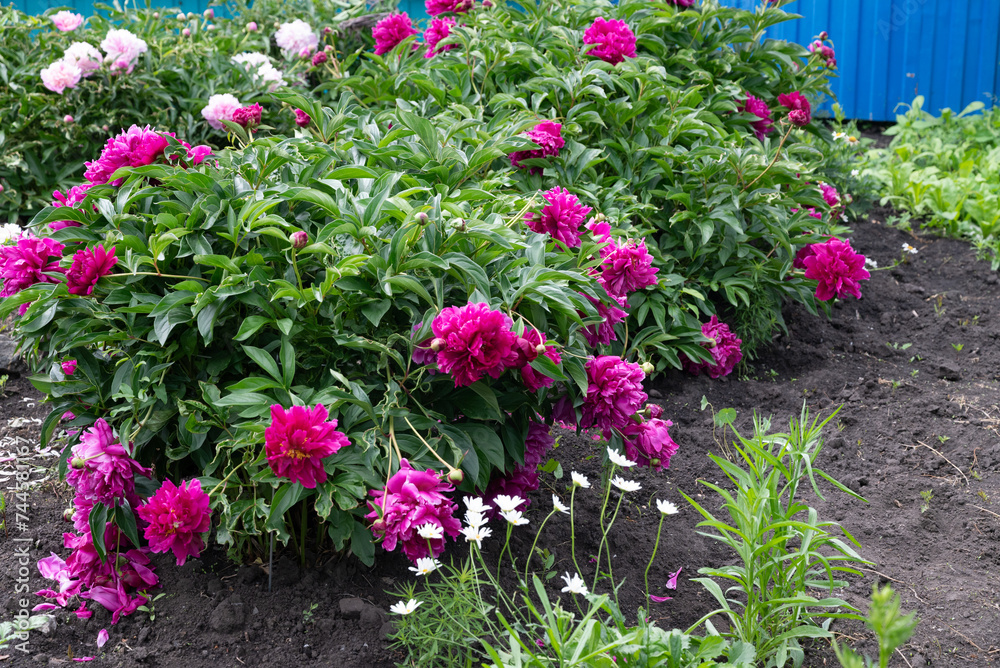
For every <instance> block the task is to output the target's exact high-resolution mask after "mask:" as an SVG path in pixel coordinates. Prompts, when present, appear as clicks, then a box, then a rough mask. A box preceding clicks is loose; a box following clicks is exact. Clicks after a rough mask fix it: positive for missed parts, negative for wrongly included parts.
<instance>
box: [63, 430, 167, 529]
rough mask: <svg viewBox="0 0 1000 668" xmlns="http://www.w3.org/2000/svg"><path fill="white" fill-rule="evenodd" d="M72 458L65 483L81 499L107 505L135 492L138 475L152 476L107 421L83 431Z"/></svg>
mask: <svg viewBox="0 0 1000 668" xmlns="http://www.w3.org/2000/svg"><path fill="white" fill-rule="evenodd" d="M71 455H72V456H71V457H70V458H69V460H68V461H69V469H68V472H67V473H66V482H68V483H69V484H70V486H72V487H73V488H74V489H75V490H76V492H77V495H78V496H81V497H83V498H86V499H91V500H93V501H97V502H99V503H103V504H105V505H108V506H110V505H111V504H112V503H114V501H115V500H116V499H125V498H126V497H127V496H128V495H130V494H132V493H133V492H134V491H135V474H136V473H141V474H142V475H145V476H150V475H152V471H151V470H150V469H147V468H144V467H143V466H141V465H140V464H139V463H138V462H137V461H135V460H134V459H132V457H131V456H129V454H128V453H127V452H126V451H125V448H124V447H123V446H122V444H121V443H119V442H118V441H117V439H116V438H115V435H114V433H113V432H112V431H111V426H110V425H109V424H108V423H107V422H106V421H105V420H104V418H101V419H99V420H98V421H97V422H95V423H94V426H93V427H91V428H90V429H87V430H86V431H84V432H83V434H82V435H81V436H80V442H79V443H77V444H76V445H74V446H73V449H72V451H71ZM88 514H89V513H88Z"/></svg>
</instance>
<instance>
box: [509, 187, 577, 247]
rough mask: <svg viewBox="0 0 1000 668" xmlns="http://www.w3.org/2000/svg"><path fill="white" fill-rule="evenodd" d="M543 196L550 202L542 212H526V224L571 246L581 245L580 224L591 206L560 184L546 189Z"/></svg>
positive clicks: (533, 229) (535, 230)
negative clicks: (585, 204) (582, 202)
mask: <svg viewBox="0 0 1000 668" xmlns="http://www.w3.org/2000/svg"><path fill="white" fill-rule="evenodd" d="M542 197H543V198H544V199H545V201H546V202H548V203H547V204H546V205H545V206H543V207H542V211H541V213H531V212H528V213H526V214H524V223H525V225H527V226H528V227H529V228H530V229H531V230H532V231H534V232H538V233H539V234H548V235H549V236H551V237H552V238H553V239H555V240H556V241H561V242H562V243H564V244H566V246H568V247H569V248H577V247H579V246H580V225H581V224H582V223H583V221H584V220H586V218H587V214H588V213H590V207H589V206H584V205H583V204H581V203H580V200H579V199H578V198H577V196H576V195H574V194H573V193H571V192H569V191H568V190H566V189H565V188H560V187H559V186H556V187H555V188H553V189H552V190H547V191H545V192H544V193H542Z"/></svg>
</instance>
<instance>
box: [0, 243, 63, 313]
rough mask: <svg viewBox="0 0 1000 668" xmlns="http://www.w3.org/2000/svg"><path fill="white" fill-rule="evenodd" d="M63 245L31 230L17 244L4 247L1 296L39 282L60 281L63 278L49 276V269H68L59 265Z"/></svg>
mask: <svg viewBox="0 0 1000 668" xmlns="http://www.w3.org/2000/svg"><path fill="white" fill-rule="evenodd" d="M63 248H65V246H63V245H62V244H61V243H59V242H58V241H55V240H54V239H49V238H41V239H39V238H38V237H36V236H34V235H33V234H31V233H30V232H29V233H28V234H23V235H22V236H21V237H20V238H18V240H17V243H16V244H14V245H10V246H2V247H0V278H2V279H3V289H2V290H0V297H10V296H11V295H15V294H17V293H18V292H21V291H22V290H24V289H26V288H30V287H31V286H32V285H35V284H36V283H59V282H60V281H59V279H57V278H53V277H51V276H46V272H50V273H54V272H63V271H64V270H63V269H61V268H60V267H59V259H60V258H61V257H62V252H63ZM24 310H27V309H26V308H25V309H24ZM22 314H23V312H22Z"/></svg>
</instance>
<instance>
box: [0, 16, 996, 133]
mask: <svg viewBox="0 0 1000 668" xmlns="http://www.w3.org/2000/svg"><path fill="white" fill-rule="evenodd" d="M720 2H721V3H722V4H724V5H728V6H731V7H743V8H746V9H752V8H753V7H756V6H758V5H759V4H760V2H762V0H720ZM15 4H16V5H17V6H19V7H22V8H23V9H24V10H25V11H27V12H29V13H41V12H43V11H45V10H46V9H48V8H49V7H55V6H63V5H66V6H70V7H75V8H76V10H77V11H80V12H82V13H85V14H88V13H91V12H92V7H93V0H18V2H16V3H15ZM153 4H156V5H162V6H173V7H177V6H180V7H181V8H182V9H183V10H184V11H188V12H190V11H195V12H200V11H202V10H204V9H205V8H206V7H207V5H208V0H153ZM399 6H400V9H402V10H404V11H406V12H407V13H409V15H410V16H411V17H413V18H414V19H417V18H426V16H427V13H426V11H425V10H424V4H423V0H400V3H399ZM785 9H786V10H788V11H793V12H796V13H798V14H801V15H802V17H803V18H802V19H801V20H798V21H789V22H786V23H783V24H781V25H778V26H775V27H774V28H772V29H771V30H770V32H769V36H770V37H774V38H776V39H785V40H789V41H794V42H798V43H800V44H808V43H809V42H810V41H812V39H813V37H814V36H815V35H817V34H819V33H820V32H821V31H823V30H826V31H827V32H828V33H829V34H830V37H831V38H832V39H833V40H834V43H835V44H836V50H837V63H838V66H839V75H840V78H839V79H836V80H835V81H834V83H833V90H834V92H835V93H836V95H837V98H838V99H839V100H840V103H841V105H843V107H844V112H845V114H846V115H847V116H848V117H849V118H860V119H868V120H876V121H885V120H894V119H895V110H896V107H897V105H899V104H900V103H909V102H910V101H912V100H913V98H914V97H916V96H917V95H918V94H919V95H923V96H924V97H925V98H926V103H925V105H924V108H925V109H926V110H928V111H931V112H936V111H937V110H939V109H942V108H944V107H951V108H952V109H955V110H956V111H957V110H961V109H962V108H964V107H965V105H967V104H969V103H970V102H974V101H976V100H979V101H982V102H985V103H986V104H987V105H988V106H989V105H991V104H995V103H997V102H1000V99H998V95H1000V0H796V1H795V2H792V3H790V4H788V5H786V6H785Z"/></svg>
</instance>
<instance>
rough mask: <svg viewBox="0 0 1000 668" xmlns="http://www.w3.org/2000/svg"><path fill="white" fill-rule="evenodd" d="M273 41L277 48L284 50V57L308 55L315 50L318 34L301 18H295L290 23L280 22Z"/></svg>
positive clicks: (317, 43)
mask: <svg viewBox="0 0 1000 668" xmlns="http://www.w3.org/2000/svg"><path fill="white" fill-rule="evenodd" d="M274 41H275V42H276V43H277V44H278V48H280V49H282V50H283V51H284V52H285V57H286V58H287V57H290V56H291V55H293V54H298V55H300V56H301V55H302V54H303V52H304V53H305V54H306V55H308V54H310V53H312V52H313V51H315V50H316V47H317V46H318V45H319V36H317V35H316V33H315V32H313V29H312V27H311V26H310V25H309V24H308V23H306V22H305V21H303V20H302V19H295V20H294V21H292V22H291V23H282V24H281V26H279V27H278V31H277V32H276V33H275V34H274Z"/></svg>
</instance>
